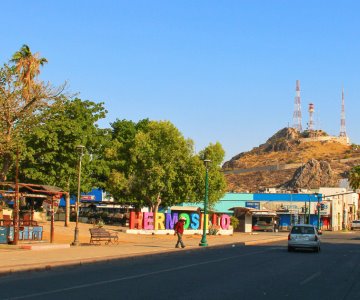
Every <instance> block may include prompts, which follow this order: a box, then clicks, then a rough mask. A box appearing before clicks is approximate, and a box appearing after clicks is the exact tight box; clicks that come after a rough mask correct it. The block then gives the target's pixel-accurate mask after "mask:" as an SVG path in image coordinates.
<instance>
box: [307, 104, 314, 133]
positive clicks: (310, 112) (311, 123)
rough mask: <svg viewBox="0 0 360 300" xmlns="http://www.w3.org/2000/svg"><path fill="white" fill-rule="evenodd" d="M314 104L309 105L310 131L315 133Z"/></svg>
mask: <svg viewBox="0 0 360 300" xmlns="http://www.w3.org/2000/svg"><path fill="white" fill-rule="evenodd" d="M313 115H314V104H312V103H309V128H308V130H309V131H313V130H314V118H313Z"/></svg>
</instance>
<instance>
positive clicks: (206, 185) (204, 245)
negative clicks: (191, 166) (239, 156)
mask: <svg viewBox="0 0 360 300" xmlns="http://www.w3.org/2000/svg"><path fill="white" fill-rule="evenodd" d="M210 162H211V160H210V159H204V164H205V169H206V173H205V199H204V222H203V235H202V238H201V241H200V244H199V246H202V247H206V246H207V245H208V243H207V241H206V215H207V203H208V192H209V170H208V164H209V163H210Z"/></svg>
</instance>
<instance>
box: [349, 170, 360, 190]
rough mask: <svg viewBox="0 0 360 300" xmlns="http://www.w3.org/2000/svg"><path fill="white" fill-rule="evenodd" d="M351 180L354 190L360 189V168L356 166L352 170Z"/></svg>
mask: <svg viewBox="0 0 360 300" xmlns="http://www.w3.org/2000/svg"><path fill="white" fill-rule="evenodd" d="M349 180H350V186H351V187H352V189H354V190H357V189H360V166H356V167H354V168H352V169H351V170H350V173H349Z"/></svg>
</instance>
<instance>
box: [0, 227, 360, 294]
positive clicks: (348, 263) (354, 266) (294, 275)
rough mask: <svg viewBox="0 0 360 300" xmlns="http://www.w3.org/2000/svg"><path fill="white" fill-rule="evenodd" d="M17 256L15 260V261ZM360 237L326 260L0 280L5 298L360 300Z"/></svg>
mask: <svg viewBox="0 0 360 300" xmlns="http://www.w3.org/2000/svg"><path fill="white" fill-rule="evenodd" d="M9 255H11V254H9ZM359 279H360V232H355V233H340V234H336V233H325V234H324V235H323V237H322V249H321V252H320V253H313V252H310V251H296V252H291V253H288V252H287V247H286V242H278V243H273V244H266V245H264V246H235V247H233V246H226V247H223V248H200V249H199V250H186V249H185V250H182V249H180V250H179V251H178V252H172V253H167V254H161V255H151V256H146V257H137V258H131V259H126V260H118V261H111V262H107V263H96V264H91V265H84V266H81V267H72V268H60V269H53V270H49V271H41V272H24V273H19V274H13V275H10V276H5V277H1V278H0V299H234V298H236V299H252V300H253V299H267V300H268V299H277V300H279V299H336V300H338V299H360V280H359Z"/></svg>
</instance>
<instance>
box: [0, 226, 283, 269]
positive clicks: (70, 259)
mask: <svg viewBox="0 0 360 300" xmlns="http://www.w3.org/2000/svg"><path fill="white" fill-rule="evenodd" d="M49 226H50V225H49V224H44V230H45V234H44V240H43V241H42V242H32V243H29V242H20V243H19V245H17V246H12V245H0V261H1V265H0V274H2V275H5V274H9V273H11V272H18V271H29V270H43V269H51V268H54V267H60V266H71V265H80V264H85V263H93V262H99V261H108V260H112V259H122V258H129V257H136V256H143V255H151V254H159V253H166V252H176V251H188V250H191V251H194V250H196V249H201V248H202V247H200V246H199V242H200V240H201V235H191V236H187V235H185V236H184V237H183V240H184V242H185V244H186V248H185V249H175V247H174V246H175V243H176V237H175V236H173V235H133V234H126V233H124V231H125V230H124V228H120V227H116V226H106V229H108V230H113V231H114V232H117V233H118V236H119V244H118V245H104V244H102V245H101V246H98V245H89V240H90V234H89V230H88V228H90V227H91V225H88V224H81V225H80V242H81V245H80V246H77V247H74V246H71V247H70V246H69V245H70V244H71V242H72V241H73V231H74V224H71V226H70V227H64V224H63V223H61V222H56V226H55V239H54V243H52V244H50V243H49V242H47V241H48V234H47V232H48V228H47V227H49ZM286 239H287V233H283V232H280V233H263V232H262V233H258V234H247V233H234V235H232V236H207V241H208V244H209V246H208V247H214V246H217V247H219V246H226V245H255V244H264V243H269V242H274V241H281V240H286ZM24 246H27V247H26V248H27V249H22V248H24ZM29 249H33V250H29Z"/></svg>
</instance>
